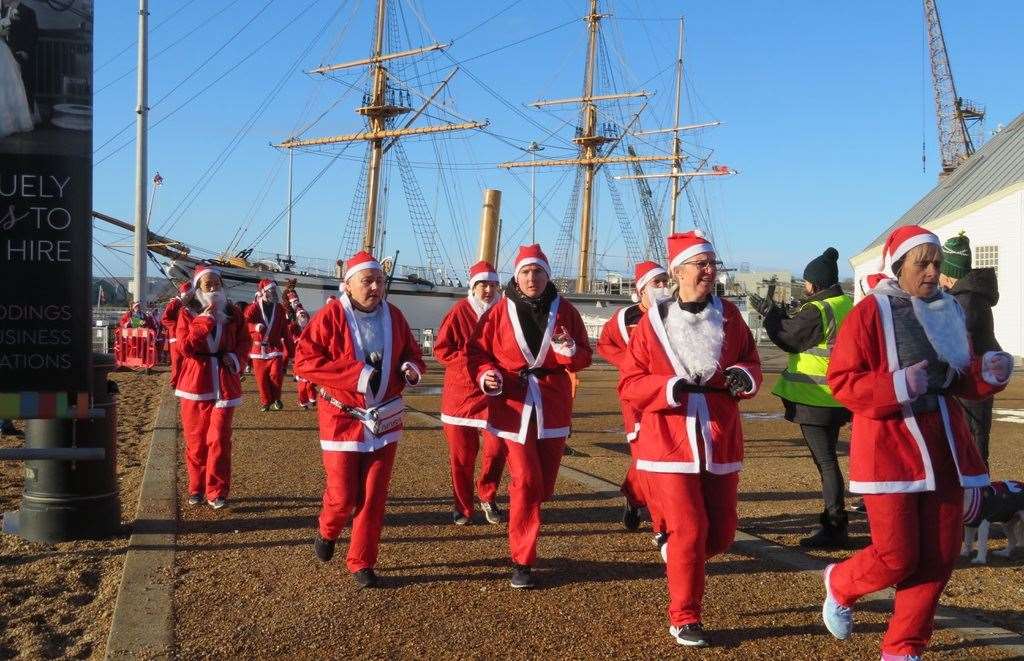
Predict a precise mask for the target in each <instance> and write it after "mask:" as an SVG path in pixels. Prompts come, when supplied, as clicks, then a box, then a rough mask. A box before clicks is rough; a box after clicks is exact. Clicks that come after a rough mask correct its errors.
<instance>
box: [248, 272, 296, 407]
mask: <svg viewBox="0 0 1024 661" xmlns="http://www.w3.org/2000/svg"><path fill="white" fill-rule="evenodd" d="M245 321H246V322H247V323H248V325H249V335H250V337H252V348H251V349H250V350H249V360H251V361H252V370H253V372H254V373H255V375H256V388H257V390H258V391H259V394H260V410H261V411H269V410H270V409H273V410H275V411H280V410H281V409H283V408H284V404H283V403H282V402H281V387H282V386H283V385H284V369H285V364H286V363H287V362H288V356H290V355H291V354H293V353H295V350H294V347H293V345H292V337H291V335H290V334H289V332H288V311H287V310H285V308H284V306H283V305H281V303H280V301H279V300H278V294H277V283H275V282H274V281H273V280H260V282H259V288H258V289H257V291H256V298H255V300H254V301H253V304H252V305H250V306H249V307H247V308H246V309H245Z"/></svg>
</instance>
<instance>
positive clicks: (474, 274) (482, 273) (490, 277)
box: [469, 260, 498, 287]
mask: <svg viewBox="0 0 1024 661" xmlns="http://www.w3.org/2000/svg"><path fill="white" fill-rule="evenodd" d="M478 282H498V272H497V271H496V270H495V269H494V267H493V266H491V263H490V262H488V261H485V260H480V261H479V262H477V263H476V264H474V265H473V266H470V267H469V286H470V287H472V286H473V285H475V284H476V283H478Z"/></svg>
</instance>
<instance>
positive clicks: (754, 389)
mask: <svg viewBox="0 0 1024 661" xmlns="http://www.w3.org/2000/svg"><path fill="white" fill-rule="evenodd" d="M726 369H730V370H740V371H742V372H743V373H744V374H746V375H747V378H748V379H750V390H744V391H743V394H744V395H753V394H754V393H756V392H757V379H755V378H754V375H753V373H752V372H751V371H750V370H748V369H747V368H746V367H743V366H742V365H730V366H729V367H727V368H726Z"/></svg>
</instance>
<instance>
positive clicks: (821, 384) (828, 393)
mask: <svg viewBox="0 0 1024 661" xmlns="http://www.w3.org/2000/svg"><path fill="white" fill-rule="evenodd" d="M808 306H814V307H815V308H817V309H818V312H819V313H820V314H821V329H822V331H821V342H820V343H818V345H817V346H813V347H811V348H810V349H807V350H806V351H803V352H801V353H791V354H789V363H788V364H787V365H786V369H785V370H783V372H782V374H781V375H780V376H779V380H778V382H777V383H776V384H775V387H774V388H773V389H772V394H773V395H778V396H779V397H781V398H783V399H786V400H789V401H791V402H795V403H797V404H806V405H808V406H831V407H842V404H840V403H839V402H837V401H836V400H835V398H834V397H833V396H832V389H831V388H829V387H828V381H827V380H826V378H825V375H826V374H828V361H829V358H830V357H831V355H832V346H833V345H834V344H835V342H836V336H837V335H838V334H839V327H840V326H841V325H842V323H843V320H844V319H846V315H848V314H850V310H852V309H853V298H851V297H849V296H847V295H846V294H842V295H840V296H833V297H832V298H826V299H825V300H823V301H809V302H807V303H805V304H804V306H803V307H802V308H801V311H803V310H805V309H806V308H807V307H808Z"/></svg>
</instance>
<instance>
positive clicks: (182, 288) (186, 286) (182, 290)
mask: <svg viewBox="0 0 1024 661" xmlns="http://www.w3.org/2000/svg"><path fill="white" fill-rule="evenodd" d="M190 291H192V283H191V282H183V283H181V284H180V285H178V293H179V294H187V293H189V292H190Z"/></svg>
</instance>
